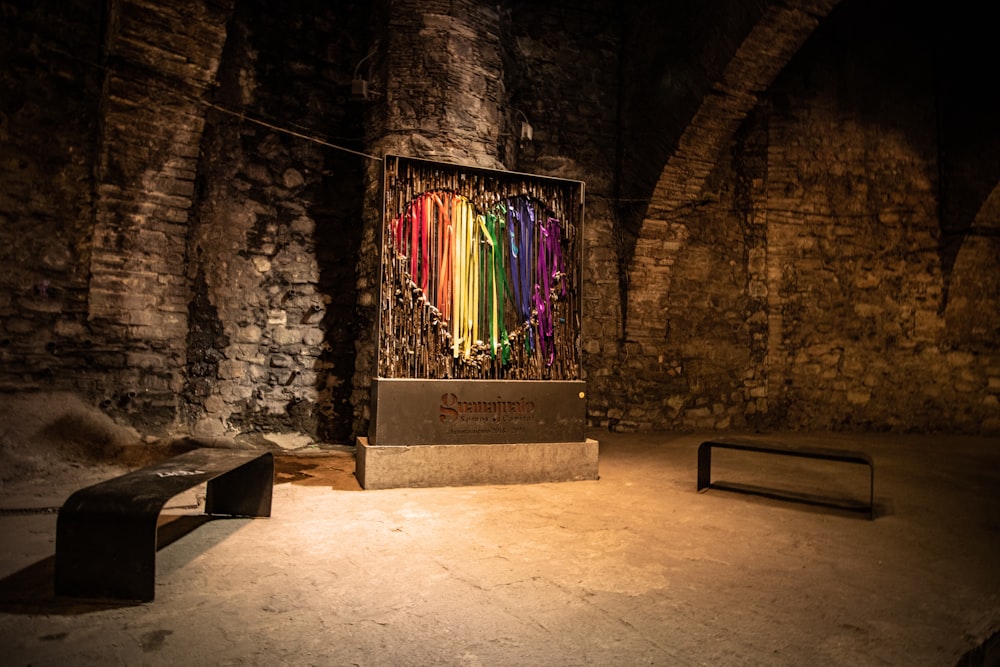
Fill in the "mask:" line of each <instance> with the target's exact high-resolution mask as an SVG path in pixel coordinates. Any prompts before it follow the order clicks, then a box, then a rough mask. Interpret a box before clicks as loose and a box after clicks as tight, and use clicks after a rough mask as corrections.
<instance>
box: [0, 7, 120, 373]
mask: <svg viewBox="0 0 1000 667" xmlns="http://www.w3.org/2000/svg"><path fill="white" fill-rule="evenodd" d="M92 4H93V3H90V2H84V1H79V2H64V1H62V0H53V1H51V2H45V1H40V2H35V3H20V2H13V3H12V2H6V1H5V2H0V182H2V186H0V266H2V267H3V269H2V270H0V387H2V388H3V389H4V390H35V389H48V388H58V389H68V388H86V387H88V385H90V389H92V390H94V391H96V386H94V384H95V380H96V377H97V375H98V374H99V373H101V372H102V370H103V369H102V366H103V361H104V352H102V351H100V349H101V347H102V346H101V345H100V344H99V343H98V341H96V340H95V339H94V337H93V336H92V334H91V333H90V332H89V330H88V325H87V321H86V316H87V283H88V279H89V254H90V243H91V236H92V229H91V224H92V221H93V206H94V201H93V190H94V172H93V163H94V158H95V155H96V151H97V133H98V120H99V114H98V98H99V94H100V81H101V73H100V69H99V68H98V67H97V66H96V63H97V62H98V61H99V59H100V53H99V45H100V42H99V41H98V40H97V39H96V35H97V34H98V33H99V32H100V25H101V16H99V15H96V14H94V13H93V12H92V11H91V10H92ZM84 375H86V376H88V377H89V382H88V380H87V379H84V378H83V377H82V376H84Z"/></svg>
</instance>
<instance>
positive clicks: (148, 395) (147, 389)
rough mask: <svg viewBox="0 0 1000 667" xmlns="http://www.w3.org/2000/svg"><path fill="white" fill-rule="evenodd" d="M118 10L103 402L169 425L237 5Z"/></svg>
mask: <svg viewBox="0 0 1000 667" xmlns="http://www.w3.org/2000/svg"><path fill="white" fill-rule="evenodd" d="M111 8H112V11H111V14H110V17H109V21H108V25H109V27H108V30H107V34H106V37H105V44H106V51H107V65H106V73H105V79H104V95H103V98H102V109H101V135H100V148H99V154H98V156H97V173H98V186H97V201H96V207H95V208H96V211H95V224H94V245H93V250H92V253H91V257H90V273H91V278H90V292H89V311H88V317H89V319H90V322H91V326H92V327H93V328H94V329H95V330H96V331H98V332H100V338H101V339H102V340H103V341H106V342H105V344H106V345H107V346H108V349H107V351H106V353H105V354H104V357H103V361H104V366H105V368H104V369H103V370H104V384H105V388H106V389H105V391H106V392H107V397H106V399H105V401H104V405H105V407H106V408H107V409H108V410H109V411H110V412H114V413H124V414H128V415H130V417H129V418H130V419H131V420H132V421H135V422H141V423H142V424H143V425H144V426H146V427H148V428H150V429H151V430H160V431H162V430H165V429H168V428H170V427H172V426H173V425H174V422H175V420H176V417H177V414H178V409H179V396H180V391H181V389H182V387H183V383H184V369H185V345H184V341H185V336H186V334H187V311H188V303H189V301H190V298H191V297H190V290H189V286H188V282H187V277H186V239H187V232H188V223H189V220H190V217H189V216H190V210H191V207H192V204H193V202H194V195H195V176H196V170H197V161H198V154H199V147H200V144H201V137H202V131H203V129H204V107H203V100H204V96H205V93H206V91H207V90H208V88H209V87H210V86H211V85H212V84H213V83H214V81H215V75H216V71H217V69H218V65H219V58H220V55H221V49H222V44H223V43H224V42H225V35H226V21H227V18H228V12H229V9H230V8H229V7H227V6H226V4H225V3H219V4H206V3H204V2H201V1H200V0H183V1H181V2H175V3H170V4H163V3H157V2H147V1H146V0H121V1H120V2H114V3H111Z"/></svg>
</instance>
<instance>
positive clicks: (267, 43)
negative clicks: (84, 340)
mask: <svg viewBox="0 0 1000 667" xmlns="http://www.w3.org/2000/svg"><path fill="white" fill-rule="evenodd" d="M366 21H367V15H366V9H365V7H364V3H355V4H352V5H350V6H339V7H338V8H337V9H331V8H329V7H328V6H327V5H326V3H321V2H316V3H311V4H310V3H304V4H301V5H296V6H295V7H294V8H288V7H278V6H275V5H274V4H273V3H267V2H253V1H248V2H242V3H240V4H239V5H238V6H237V10H236V14H235V16H234V20H233V24H232V26H231V28H230V35H229V43H228V44H227V49H226V53H225V58H224V62H223V65H222V73H221V75H220V79H221V86H220V90H219V94H218V101H217V103H216V108H215V109H214V110H213V112H212V114H211V115H210V121H209V130H208V131H207V132H206V138H205V142H204V145H203V147H202V153H203V157H202V161H201V163H200V181H201V191H200V194H201V196H200V200H199V205H198V209H197V225H196V229H195V230H194V234H193V236H192V246H191V251H190V255H191V258H192V261H191V264H190V266H189V269H188V271H189V277H190V278H191V280H192V281H193V285H194V299H193V302H192V305H191V310H190V318H191V329H190V333H189V335H188V338H187V348H188V352H187V353H188V368H187V382H186V385H185V389H184V393H185V398H186V402H187V404H188V415H187V418H188V420H189V422H190V423H191V425H192V427H193V429H194V431H195V432H196V433H198V434H203V435H221V434H223V433H240V434H243V435H244V436H245V437H251V438H253V437H264V438H271V439H281V438H286V439H287V438H292V439H293V441H294V442H296V443H298V444H301V443H302V442H307V441H309V440H324V441H327V442H342V443H349V442H351V439H350V434H351V427H352V415H353V406H352V402H351V392H352V387H351V376H352V374H353V372H354V365H355V363H354V359H355V347H354V341H355V339H356V337H357V336H358V335H359V330H358V329H359V327H358V326H357V322H358V318H357V301H358V296H357V292H356V278H355V264H356V261H357V257H358V252H359V243H360V238H361V230H362V224H361V220H362V212H361V207H362V197H361V194H360V193H361V191H362V173H363V164H364V162H365V161H366V158H364V157H363V156H361V155H358V154H355V153H353V152H348V151H343V150H338V149H337V148H335V147H334V146H342V147H345V148H349V149H350V150H351V151H357V150H358V149H360V148H362V146H363V145H362V142H361V138H362V129H361V118H362V113H363V111H362V109H363V107H362V106H361V105H360V103H358V102H355V101H354V100H352V99H351V98H350V86H351V78H352V76H353V70H354V68H355V66H356V65H357V63H358V62H359V61H361V60H362V59H363V58H364V56H365V50H366V48H367V47H368V45H367V43H366V39H367V34H366V25H367V23H366ZM289 35H295V36H296V38H295V39H294V40H290V39H288V36H289ZM230 112H231V113H230ZM244 112H245V113H246V114H247V116H249V118H250V119H252V120H248V119H246V118H243V117H240V116H239V114H241V113H244ZM293 132H294V134H292V133H293Z"/></svg>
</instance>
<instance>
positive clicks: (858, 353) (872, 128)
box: [767, 30, 1000, 433]
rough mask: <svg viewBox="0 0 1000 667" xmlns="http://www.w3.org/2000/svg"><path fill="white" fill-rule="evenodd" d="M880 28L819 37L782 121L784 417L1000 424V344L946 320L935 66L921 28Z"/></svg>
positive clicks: (776, 240)
mask: <svg viewBox="0 0 1000 667" xmlns="http://www.w3.org/2000/svg"><path fill="white" fill-rule="evenodd" d="M868 37H869V39H870V40H871V41H868V42H864V43H862V46H860V47H859V46H858V45H854V47H853V49H852V50H851V51H847V52H845V51H844V50H842V47H841V46H839V45H837V44H836V42H834V41H833V40H831V41H830V42H820V43H819V44H817V46H816V50H815V51H812V52H810V53H808V54H806V56H807V58H808V61H803V63H802V64H801V65H800V66H799V67H798V68H791V69H790V71H789V72H788V78H789V80H788V81H786V82H785V83H784V84H783V85H789V86H791V87H792V89H793V90H794V92H795V94H794V95H790V96H787V97H786V96H784V95H780V96H779V98H778V99H779V100H780V104H776V107H777V109H776V113H775V114H774V115H773V116H772V118H771V121H770V151H769V156H768V161H769V165H768V184H767V205H768V238H769V253H768V273H769V286H768V288H769V294H770V299H769V301H770V309H771V335H770V337H771V355H770V357H771V363H770V368H771V375H770V379H771V385H770V391H769V400H770V404H771V406H772V413H771V415H770V418H771V419H772V420H773V423H775V424H782V425H784V426H785V427H791V428H806V429H817V428H834V429H837V428H851V429H886V428H888V429H893V430H904V431H905V430H921V431H935V430H952V431H959V432H967V433H979V432H991V431H993V432H995V431H996V430H997V427H998V425H1000V419H998V418H1000V410H998V406H997V401H996V389H997V387H996V384H997V383H996V379H995V377H993V376H995V373H996V368H997V366H996V363H997V362H996V352H995V347H994V348H993V350H989V351H988V350H984V349H982V348H975V347H971V346H964V345H961V344H949V343H948V339H949V336H948V331H947V329H946V324H947V323H946V319H945V318H944V317H943V314H944V284H945V276H944V274H943V271H942V265H941V253H940V248H941V243H940V235H941V227H940V220H939V210H940V209H939V199H938V197H939V190H940V183H939V180H938V176H939V163H938V146H937V141H938V138H939V135H938V128H937V124H936V123H937V118H936V115H935V102H934V99H933V97H932V93H933V85H932V84H933V82H932V81H931V80H930V78H929V76H928V73H929V72H931V71H932V67H931V66H930V64H929V63H928V62H926V61H923V60H922V59H923V58H924V57H926V54H925V52H924V50H923V45H922V43H921V42H920V40H918V39H914V40H913V41H900V42H898V43H897V44H896V49H895V50H894V52H893V54H892V57H886V55H885V53H884V52H883V49H881V48H879V47H878V45H877V42H878V41H882V40H885V39H886V35H885V31H884V30H879V31H877V34H875V33H874V32H873V33H871V34H869V35H868ZM805 62H809V63H810V64H809V65H805V64H804V63H805ZM791 81H794V82H795V83H791ZM845 91H850V92H849V93H846V92H845ZM782 92H783V91H782ZM980 259H985V258H980ZM983 269H985V270H986V271H987V272H992V271H995V269H996V258H995V257H994V258H992V260H989V261H986V262H985V263H984V264H981V265H980V266H979V267H975V268H974V267H971V266H968V265H966V266H965V267H962V268H959V269H958V271H959V272H960V273H961V272H968V271H972V272H975V271H977V270H983ZM994 303H995V302H994Z"/></svg>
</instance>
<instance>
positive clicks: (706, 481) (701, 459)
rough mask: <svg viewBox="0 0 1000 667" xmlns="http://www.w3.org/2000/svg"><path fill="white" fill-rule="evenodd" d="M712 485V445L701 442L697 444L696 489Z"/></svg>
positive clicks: (703, 488)
mask: <svg viewBox="0 0 1000 667" xmlns="http://www.w3.org/2000/svg"><path fill="white" fill-rule="evenodd" d="M711 485H712V445H711V443H708V442H703V443H702V444H701V445H699V446H698V491H704V490H705V489H707V488H708V487H710V486H711Z"/></svg>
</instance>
